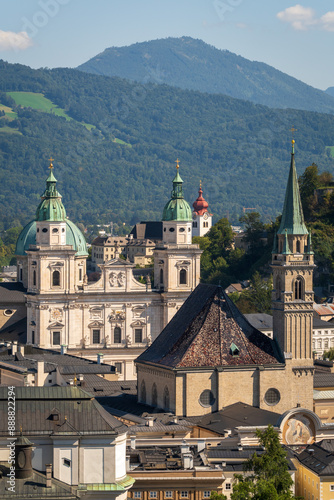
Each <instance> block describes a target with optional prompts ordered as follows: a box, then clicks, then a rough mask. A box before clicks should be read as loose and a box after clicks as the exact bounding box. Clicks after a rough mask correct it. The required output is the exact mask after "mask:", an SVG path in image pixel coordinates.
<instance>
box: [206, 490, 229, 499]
mask: <svg viewBox="0 0 334 500" xmlns="http://www.w3.org/2000/svg"><path fill="white" fill-rule="evenodd" d="M210 500H227V496H226V495H223V494H222V493H217V491H211V495H210Z"/></svg>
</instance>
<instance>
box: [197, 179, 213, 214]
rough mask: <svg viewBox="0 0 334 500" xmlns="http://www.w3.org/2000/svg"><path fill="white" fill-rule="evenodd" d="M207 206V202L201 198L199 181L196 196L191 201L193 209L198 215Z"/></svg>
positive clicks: (205, 210) (203, 211)
mask: <svg viewBox="0 0 334 500" xmlns="http://www.w3.org/2000/svg"><path fill="white" fill-rule="evenodd" d="M208 206H209V204H208V202H207V201H206V200H205V199H204V198H203V189H202V181H199V190H198V198H197V199H196V200H195V201H194V203H193V207H194V211H195V212H196V213H197V214H198V215H203V214H204V213H205V212H207V211H208Z"/></svg>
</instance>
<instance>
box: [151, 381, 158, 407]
mask: <svg viewBox="0 0 334 500" xmlns="http://www.w3.org/2000/svg"><path fill="white" fill-rule="evenodd" d="M157 405H158V391H157V386H156V385H155V382H154V384H153V385H152V406H157Z"/></svg>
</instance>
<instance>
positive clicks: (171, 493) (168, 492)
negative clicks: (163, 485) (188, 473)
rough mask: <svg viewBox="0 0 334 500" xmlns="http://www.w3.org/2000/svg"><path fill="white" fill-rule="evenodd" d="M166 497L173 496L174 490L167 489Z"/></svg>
mask: <svg viewBox="0 0 334 500" xmlns="http://www.w3.org/2000/svg"><path fill="white" fill-rule="evenodd" d="M165 498H173V492H172V491H165Z"/></svg>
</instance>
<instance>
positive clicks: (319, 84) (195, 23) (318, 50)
mask: <svg viewBox="0 0 334 500" xmlns="http://www.w3.org/2000/svg"><path fill="white" fill-rule="evenodd" d="M180 36H191V37H193V38H199V39H201V40H203V41H204V42H206V43H209V44H211V45H214V46H215V47H217V48H218V49H227V50H229V51H231V52H234V53H236V54H238V55H241V56H243V57H246V58H247V59H250V60H252V61H261V62H265V63H267V64H270V65H271V66H274V67H275V68H276V69H279V70H280V71H283V72H284V73H287V74H289V75H291V76H293V77H295V78H298V79H299V80H302V81H303V82H305V83H307V84H309V85H312V86H313V87H316V88H319V89H322V90H325V89H326V88H327V87H331V86H334V64H333V63H332V59H333V54H332V51H333V46H334V44H333V41H334V3H333V1H332V0H331V1H330V0H322V1H321V2H316V1H315V0H309V1H307V2H304V1H303V3H301V4H297V3H295V2H294V1H293V0H292V1H285V0H168V1H166V0H164V1H162V0H0V59H3V60H5V61H8V62H11V63H21V64H26V65H28V66H31V67H32V68H41V67H48V68H54V67H76V66H78V65H79V64H81V63H83V62H85V61H87V60H88V59H90V58H91V57H93V56H95V55H97V54H98V53H100V52H102V51H103V50H104V49H106V48H107V47H112V46H118V47H120V46H124V45H131V44H133V43H136V42H143V41H147V40H154V39H157V38H166V37H180Z"/></svg>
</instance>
